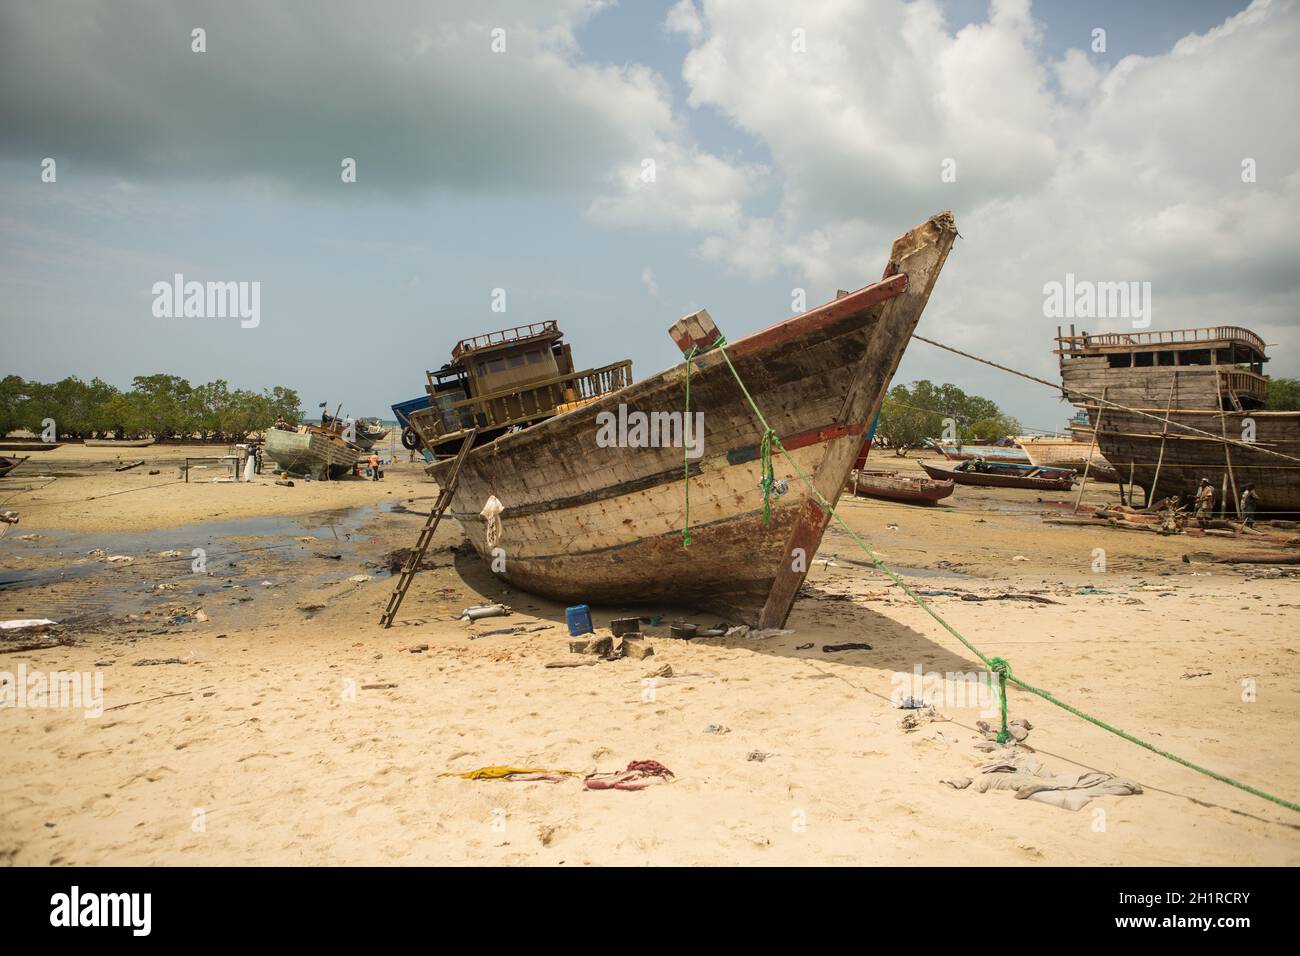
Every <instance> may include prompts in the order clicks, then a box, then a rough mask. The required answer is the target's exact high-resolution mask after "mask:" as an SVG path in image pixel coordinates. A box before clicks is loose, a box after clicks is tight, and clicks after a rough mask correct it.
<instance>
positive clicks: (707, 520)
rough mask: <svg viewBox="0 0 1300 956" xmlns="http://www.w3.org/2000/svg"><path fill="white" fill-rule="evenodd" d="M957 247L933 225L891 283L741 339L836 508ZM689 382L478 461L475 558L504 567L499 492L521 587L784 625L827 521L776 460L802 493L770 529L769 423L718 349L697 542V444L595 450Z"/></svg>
mask: <svg viewBox="0 0 1300 956" xmlns="http://www.w3.org/2000/svg"><path fill="white" fill-rule="evenodd" d="M955 237H956V227H955V226H954V224H953V221H952V217H951V215H949V214H947V213H944V214H941V215H938V216H935V217H933V218H931V219H930V220H928V221H927V222H926V223H924V224H922V225H921V226H919V227H917V228H916V229H914V230H912V231H911V232H909V233H907V234H906V235H905V236H903V237H902V238H900V239H899V240H897V241H896V242H895V243H894V248H893V252H892V254H891V258H890V266H889V269H888V270H887V271H886V278H885V279H884V280H883V281H882V282H879V283H876V284H875V285H873V286H868V287H866V288H864V289H861V290H859V291H858V292H855V293H852V294H850V295H847V296H845V297H843V298H840V299H837V300H836V301H834V302H830V303H827V304H826V305H823V306H820V307H818V308H816V309H812V310H811V311H809V312H806V313H804V314H803V315H800V316H797V317H795V318H792V319H789V320H787V321H785V322H782V323H780V324H778V325H776V326H772V327H771V328H769V329H766V330H764V331H762V332H759V333H756V334H754V335H751V336H748V337H746V338H743V339H740V340H738V341H735V342H732V343H730V344H729V345H727V346H726V349H727V354H728V355H729V356H730V358H731V361H732V363H733V364H734V365H735V368H736V371H737V373H738V374H739V376H740V378H741V379H742V380H743V381H744V382H745V385H746V386H747V388H748V389H749V391H750V393H751V394H752V395H753V397H754V401H755V402H756V404H757V405H758V407H759V408H760V409H761V410H762V412H763V414H764V415H765V416H766V417H767V420H768V423H769V424H770V426H771V427H772V428H773V430H775V432H776V433H777V435H778V436H779V437H780V439H781V442H782V444H783V445H784V446H785V447H786V449H788V450H789V452H790V454H791V457H793V458H794V460H795V461H796V462H797V463H798V465H799V468H801V469H802V470H803V471H804V472H805V473H806V474H807V475H809V476H811V478H812V480H813V483H814V485H815V487H816V488H817V491H818V493H819V494H820V495H822V496H823V497H824V498H825V499H826V500H827V501H829V502H831V503H832V504H833V503H834V502H835V501H836V500H838V498H839V496H840V494H841V492H842V490H843V487H844V480H845V478H846V477H847V476H848V473H849V470H850V469H851V468H852V466H853V463H854V460H855V458H856V457H857V455H858V453H859V451H860V449H861V447H862V443H863V436H864V435H865V433H866V431H867V426H869V424H870V423H871V421H872V420H873V419H874V417H875V415H876V414H877V412H878V411H879V408H880V402H881V399H882V398H883V395H884V391H885V389H886V388H887V386H888V384H889V380H890V378H891V377H892V375H893V373H894V371H895V369H896V368H897V367H898V362H899V360H900V359H901V358H902V355H903V350H904V349H905V347H906V345H907V342H908V338H909V336H910V335H911V332H912V330H913V329H914V328H915V326H916V323H917V321H918V320H919V318H920V316H921V311H922V309H923V308H924V307H925V303H926V301H927V300H928V298H929V295H930V291H931V289H932V288H933V286H934V282H935V280H936V278H937V277H938V274H939V271H940V269H941V268H942V266H943V263H944V260H945V259H946V258H947V255H948V251H949V249H950V248H951V247H952V243H953V240H954V239H955ZM685 381H686V366H685V364H682V365H677V366H675V367H674V368H670V369H668V370H667V371H665V372H662V373H660V374H658V375H655V376H652V377H651V378H648V379H645V380H644V381H641V382H639V383H636V384H633V385H631V386H628V387H627V388H624V389H621V390H619V391H617V392H613V393H610V394H608V395H606V396H603V397H602V398H600V399H598V400H597V401H595V402H592V403H590V404H587V405H584V406H582V407H581V408H577V409H574V410H573V411H570V412H566V413H565V414H562V415H558V416H556V417H555V418H551V419H549V420H547V421H545V422H543V423H541V424H538V425H535V426H533V427H532V428H529V429H526V430H524V431H522V432H518V433H516V434H512V435H505V436H502V437H500V438H498V439H497V440H496V441H494V442H492V443H491V444H489V445H486V446H482V447H479V448H476V449H475V450H474V451H472V452H471V453H470V454H469V455H468V456H467V458H466V459H465V462H464V465H463V468H462V471H461V475H460V481H459V484H458V486H457V490H456V495H455V498H454V500H453V503H452V508H451V514H452V516H453V517H455V518H456V519H457V520H459V521H460V523H461V525H462V526H463V527H464V529H465V532H466V534H467V536H468V537H469V540H470V541H471V543H472V544H473V546H474V548H475V550H476V551H477V552H478V553H479V554H480V555H481V556H482V557H483V558H484V559H485V560H488V561H489V562H492V561H493V557H494V556H493V554H492V553H491V551H490V549H489V548H488V547H487V541H486V526H485V522H484V520H483V519H482V518H481V517H479V511H480V510H481V509H482V508H483V505H484V503H485V502H486V500H487V498H488V497H489V495H496V497H497V498H498V499H499V500H500V501H501V502H502V504H503V505H504V506H505V511H504V512H503V513H502V515H501V522H502V535H501V539H500V542H499V545H498V547H499V548H500V552H501V553H500V554H498V555H497V556H496V557H497V558H498V560H497V561H496V562H495V564H496V569H497V570H498V572H499V573H500V575H501V576H502V577H503V578H504V579H505V580H506V581H508V582H509V583H510V584H512V585H514V586H516V587H519V588H522V589H524V590H527V591H531V592H534V593H537V594H540V595H543V596H545V597H549V598H553V599H556V600H560V601H566V602H568V601H573V602H579V601H581V602H585V603H592V604H619V605H627V604H641V605H646V604H651V605H654V604H657V605H660V606H662V605H672V606H685V607H694V608H697V609H700V610H706V611H713V612H716V613H718V614H720V615H722V616H723V617H725V618H727V619H728V620H731V621H738V622H745V623H753V624H758V625H760V626H763V627H776V626H780V625H782V624H783V623H784V622H785V620H786V617H787V616H788V614H789V612H790V607H791V605H792V604H793V602H794V598H795V595H796V594H797V593H798V590H799V587H800V585H801V584H802V582H803V578H804V574H805V572H806V568H807V566H808V563H809V562H811V560H812V558H813V555H814V554H815V553H816V550H817V547H818V545H819V544H820V542H821V537H822V534H823V532H824V530H825V527H826V524H827V521H828V520H829V517H830V515H829V513H828V512H827V511H826V510H825V509H824V508H823V507H822V506H821V505H820V504H819V503H818V502H817V501H816V500H815V498H814V497H813V496H811V495H810V494H809V492H808V489H807V487H806V486H805V485H804V483H803V482H802V481H801V480H800V479H799V477H798V475H797V474H796V473H795V471H794V470H793V469H792V468H790V467H789V465H788V463H787V462H786V461H785V460H784V458H783V457H782V456H780V455H779V454H777V455H776V456H775V461H774V467H775V472H776V477H777V478H778V479H784V480H785V481H786V482H787V483H788V491H787V492H786V493H785V494H784V495H783V496H781V497H777V498H774V499H773V500H772V502H771V515H770V519H769V520H764V515H763V496H762V492H761V490H760V487H759V479H760V467H761V465H760V455H759V444H760V439H761V436H762V429H761V426H760V425H759V423H758V421H757V419H756V418H755V416H754V414H753V412H752V410H751V409H750V407H749V405H748V404H747V402H746V401H745V398H744V395H743V393H742V392H741V390H740V388H739V387H738V386H737V384H736V381H735V379H734V378H733V376H732V373H731V371H730V369H729V368H728V366H727V363H726V360H725V358H724V356H723V355H722V354H721V353H720V352H719V351H717V350H714V351H711V352H705V353H704V354H703V355H700V356H699V357H697V358H696V359H695V360H694V362H693V366H692V370H691V377H690V395H691V408H692V412H695V411H696V410H698V411H700V412H702V414H703V436H704V437H703V445H702V454H701V455H700V456H699V457H695V458H692V459H690V460H689V466H688V470H689V473H690V488H689V494H690V499H689V500H690V528H691V530H690V534H691V536H692V538H693V541H692V543H691V544H690V545H689V547H685V546H683V535H682V529H683V526H684V524H685V522H686V509H685V493H686V489H685V488H684V484H683V464H684V463H683V454H684V453H683V449H682V448H681V447H638V448H629V447H601V444H600V443H598V442H597V435H598V433H599V430H600V429H599V424H598V423H599V422H600V421H601V420H603V416H606V415H610V414H613V415H617V414H619V411H620V406H623V407H624V409H625V411H626V412H627V413H629V414H631V413H636V412H641V413H646V414H652V413H653V414H662V413H671V412H674V411H679V412H680V411H681V410H682V408H683V401H684V389H685ZM598 416H602V418H598ZM450 467H451V466H450V463H445V462H440V463H436V464H434V465H432V466H430V468H429V473H430V474H432V475H433V476H434V477H445V475H446V472H447V470H448V469H449V468H450ZM502 562H504V564H502Z"/></svg>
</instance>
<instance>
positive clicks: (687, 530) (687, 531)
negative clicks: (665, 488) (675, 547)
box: [682, 334, 735, 548]
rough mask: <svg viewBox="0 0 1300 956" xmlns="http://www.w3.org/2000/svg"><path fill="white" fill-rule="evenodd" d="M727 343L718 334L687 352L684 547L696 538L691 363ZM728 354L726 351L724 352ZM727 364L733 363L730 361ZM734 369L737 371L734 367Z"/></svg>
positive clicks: (684, 415) (683, 472)
mask: <svg viewBox="0 0 1300 956" xmlns="http://www.w3.org/2000/svg"><path fill="white" fill-rule="evenodd" d="M726 344H727V337H726V336H725V335H721V334H719V335H718V338H717V340H716V341H715V342H713V343H711V344H709V345H706V346H704V347H703V348H701V347H700V346H699V345H692V346H691V350H690V351H689V352H687V353H686V411H685V413H684V414H683V417H682V487H683V489H684V497H685V499H686V501H685V510H686V519H685V523H684V524H683V525H682V547H683V548H689V547H690V546H691V542H693V541H694V540H695V539H694V538H692V537H691V456H690V451H691V449H690V442H688V441H686V429H688V428H690V427H691V424H690V423H691V363H692V362H694V360H695V358H696V357H697V356H700V355H703V354H704V353H705V352H711V351H713V350H714V349H721V348H722V347H723V346H724V345H726ZM723 354H724V355H725V354H726V353H725V352H724V353H723ZM727 364H731V363H730V362H728V363H727ZM733 371H735V370H734V369H733Z"/></svg>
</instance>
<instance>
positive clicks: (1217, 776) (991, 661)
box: [688, 340, 1300, 813]
mask: <svg viewBox="0 0 1300 956" xmlns="http://www.w3.org/2000/svg"><path fill="white" fill-rule="evenodd" d="M723 345H725V340H720V341H719V342H718V343H717V344H716V347H717V348H718V350H719V351H720V352H722V357H723V358H724V359H726V362H727V367H728V368H730V369H731V374H732V376H733V377H734V378H735V379H736V384H737V385H738V386H739V387H740V391H741V394H742V395H744V396H745V401H746V402H748V403H749V407H750V408H751V409H753V411H754V415H755V417H757V418H758V420H759V423H760V424H761V425H762V426H763V430H764V435H765V440H766V436H767V435H769V434H770V435H771V442H772V444H774V445H775V446H776V447H777V449H778V450H779V451H780V452H781V454H782V455H784V456H785V459H786V461H787V462H788V463H789V464H790V467H791V468H793V469H794V471H795V473H796V474H797V475H798V476H799V477H800V478H801V479H802V480H803V482H804V484H806V485H807V486H808V490H809V491H810V492H811V493H812V496H813V497H814V498H815V499H816V500H817V502H818V503H819V504H820V505H821V506H822V507H823V508H824V509H826V511H827V512H828V513H829V514H830V515H831V516H832V517H834V518H835V520H836V521H838V522H839V524H840V527H842V528H843V529H844V531H845V532H847V533H848V535H849V537H850V538H852V539H853V540H854V541H855V542H856V543H857V545H858V547H860V548H862V550H863V551H864V552H865V553H866V555H867V557H869V558H870V559H871V563H872V564H873V565H875V566H876V568H878V569H879V570H880V571H881V572H882V573H883V574H885V575H887V576H888V577H889V578H890V579H891V580H892V581H893V582H894V583H895V584H897V585H898V586H899V587H900V588H902V590H903V593H904V594H906V595H907V596H908V597H909V598H911V599H912V600H913V601H915V602H916V603H917V604H918V605H920V607H921V609H922V610H924V611H925V612H926V613H927V614H929V615H930V617H932V618H934V619H935V621H937V622H938V623H939V625H940V626H941V627H942V628H943V629H944V630H945V631H947V632H948V633H949V634H951V635H952V636H953V637H955V638H957V640H959V641H961V643H962V644H963V645H964V646H965V647H966V649H967V650H969V651H970V652H971V653H972V654H974V655H975V656H976V657H978V658H979V659H980V660H981V661H983V662H984V666H985V667H987V668H988V669H989V671H990V673H992V674H993V675H995V676H996V678H997V681H998V686H999V689H1000V696H1001V698H1002V730H1001V732H1000V733H999V734H998V742H999V743H1005V742H1006V740H1009V739H1010V736H1011V735H1010V732H1009V731H1008V730H1007V693H1006V685H1007V684H1008V683H1011V684H1015V685H1016V686H1017V687H1019V688H1021V689H1023V690H1027V691H1029V692H1030V693H1031V694H1036V695H1038V696H1039V697H1041V698H1043V700H1045V701H1048V702H1049V703H1052V704H1055V705H1056V706H1057V707H1060V708H1061V709H1062V710H1066V711H1068V712H1070V713H1071V714H1074V715H1075V716H1076V717H1081V718H1083V719H1084V720H1086V721H1088V722H1089V723H1090V724H1094V725H1095V726H1097V727H1100V728H1101V729H1102V730H1107V731H1109V732H1110V733H1112V734H1115V735H1116V736H1117V737H1122V738H1123V739H1125V740H1127V741H1128V742H1129V743H1132V744H1137V745H1138V746H1139V747H1142V748H1144V749H1146V750H1149V751H1151V752H1152V753H1154V754H1159V755H1160V756H1161V757H1164V758H1166V759H1168V760H1172V761H1173V762H1174V763H1178V764H1182V765H1183V766H1184V767H1187V768H1188V769H1190V770H1195V771H1196V772H1197V773H1201V774H1204V775H1205V776H1207V777H1210V778H1211V779H1214V780H1218V781H1219V782H1220V783H1226V784H1228V785H1229V786H1232V787H1236V788H1237V789H1238V790H1244V791H1245V792H1246V793H1250V794H1254V795H1255V796H1257V797H1260V798H1261V799H1264V800H1268V801H1270V802H1272V803H1276V804H1277V805H1278V806H1280V807H1286V808H1287V809H1288V810H1294V811H1295V812H1297V813H1300V804H1296V803H1293V802H1291V801H1290V800H1284V799H1283V798H1281V797H1277V796H1274V795H1273V794H1271V793H1266V792H1265V791H1263V790H1259V789H1256V788H1255V787H1252V786H1250V785H1249V784H1245V783H1242V782H1241V781H1240V780H1234V779H1233V778H1232V777H1228V776H1225V775H1224V774H1221V773H1217V772H1215V771H1213V770H1209V769H1207V768H1205V767H1202V766H1199V765H1197V764H1194V763H1192V762H1191V761H1190V760H1185V759H1183V758H1182V757H1179V756H1178V755H1177V754H1172V753H1169V752H1168V751H1166V750H1161V749H1160V748H1159V747H1156V746H1155V745H1154V744H1150V743H1147V742H1146V741H1145V740H1142V739H1140V738H1138V737H1134V736H1133V735H1132V734H1130V733H1127V732H1125V731H1123V730H1120V729H1119V728H1118V727H1113V726H1111V725H1110V724H1108V723H1106V722H1105V721H1103V720H1099V719H1097V718H1096V717H1093V716H1091V715H1090V714H1085V713H1084V712H1083V711H1081V710H1078V709H1077V708H1075V707H1071V706H1070V705H1069V704H1067V703H1065V702H1064V701H1062V700H1058V699H1057V698H1056V697H1053V696H1052V695H1051V694H1050V693H1048V692H1047V691H1045V690H1042V689H1040V688H1038V687H1034V686H1033V685H1032V684H1028V683H1026V682H1025V681H1023V680H1021V679H1020V678H1019V677H1016V676H1014V675H1013V674H1012V673H1011V665H1010V664H1008V663H1007V662H1006V661H1005V660H1004V659H1002V658H1000V657H986V656H985V655H984V652H983V651H981V650H980V649H979V648H978V647H976V646H975V645H974V644H972V643H971V642H970V641H968V640H966V638H965V637H964V636H962V634H961V633H960V632H959V631H957V629H956V628H954V627H953V626H952V625H951V624H949V623H948V622H947V621H945V620H944V619H943V618H942V617H940V616H939V613H938V612H937V611H935V609H934V608H932V607H931V606H930V604H929V603H928V602H927V601H926V600H925V599H924V598H923V597H922V596H921V595H919V594H917V593H916V592H915V591H913V590H912V589H911V587H909V586H908V584H907V582H906V581H904V580H903V579H902V578H901V577H899V576H898V574H896V573H895V572H894V570H893V569H892V568H890V567H889V566H888V565H886V564H885V562H884V560H883V559H882V558H881V557H880V555H878V554H876V552H875V551H873V550H872V549H871V547H870V546H869V545H868V544H867V543H866V542H865V541H863V540H862V538H861V537H860V536H859V535H858V533H857V532H856V531H854V530H853V529H852V528H851V527H849V524H848V522H846V521H845V520H844V518H843V517H841V516H840V513H839V512H838V511H836V510H835V508H834V506H833V505H832V504H831V503H830V502H829V501H827V500H826V498H825V496H823V495H822V493H821V492H820V491H818V490H817V486H816V485H815V484H813V480H812V479H811V478H810V477H809V476H808V475H807V473H805V472H804V470H803V469H802V468H800V467H799V463H798V462H796V461H795V460H794V458H792V457H791V456H790V453H789V452H788V451H786V449H785V446H784V445H782V444H781V439H780V438H779V437H777V435H776V433H775V432H773V431H772V428H771V426H770V425H768V423H767V419H766V418H764V417H763V413H762V412H761V411H759V408H758V405H757V404H756V403H755V402H754V397H753V396H752V395H750V394H749V389H747V388H746V387H745V383H744V381H743V380H742V379H741V377H740V373H739V372H737V371H736V366H734V365H732V364H731V356H730V355H728V354H727V350H726V349H725V348H723ZM688 368H689V363H688Z"/></svg>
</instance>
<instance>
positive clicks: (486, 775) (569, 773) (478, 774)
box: [442, 766, 582, 780]
mask: <svg viewBox="0 0 1300 956" xmlns="http://www.w3.org/2000/svg"><path fill="white" fill-rule="evenodd" d="M516 773H559V774H563V775H564V776H566V777H580V776H582V774H581V773H579V772H578V771H577V770H547V769H546V768H543V767H497V766H493V767H479V768H478V769H477V770H469V771H466V772H465V773H444V774H442V776H444V777H463V778H464V779H466V780H500V779H502V778H503V777H509V776H512V775H513V774H516Z"/></svg>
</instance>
